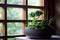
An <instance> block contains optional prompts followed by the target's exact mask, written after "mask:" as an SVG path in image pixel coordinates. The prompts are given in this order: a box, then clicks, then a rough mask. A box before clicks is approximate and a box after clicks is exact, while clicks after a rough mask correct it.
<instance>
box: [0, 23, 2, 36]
mask: <svg viewBox="0 0 60 40" xmlns="http://www.w3.org/2000/svg"><path fill="white" fill-rule="evenodd" d="M1 35H2V23H0V36H1Z"/></svg>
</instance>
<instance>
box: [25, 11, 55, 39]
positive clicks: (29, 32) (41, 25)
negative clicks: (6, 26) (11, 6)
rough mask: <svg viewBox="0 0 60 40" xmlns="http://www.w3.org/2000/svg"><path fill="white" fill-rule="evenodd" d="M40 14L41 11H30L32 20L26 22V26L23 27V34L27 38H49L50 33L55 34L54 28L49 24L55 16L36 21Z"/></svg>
mask: <svg viewBox="0 0 60 40" xmlns="http://www.w3.org/2000/svg"><path fill="white" fill-rule="evenodd" d="M41 14H43V12H42V11H36V12H31V14H30V16H31V17H32V18H33V20H32V22H31V23H30V24H29V22H28V27H27V28H26V29H25V34H26V36H28V37H29V38H38V39H39V38H51V35H54V34H55V29H54V27H52V25H51V24H52V22H53V21H54V20H55V18H54V17H53V18H51V19H50V20H47V19H44V20H41V21H39V22H38V21H37V19H39V16H40V15H41Z"/></svg>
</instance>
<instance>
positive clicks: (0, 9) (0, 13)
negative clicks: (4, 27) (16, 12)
mask: <svg viewBox="0 0 60 40" xmlns="http://www.w3.org/2000/svg"><path fill="white" fill-rule="evenodd" d="M1 19H2V8H1V7H0V20H1Z"/></svg>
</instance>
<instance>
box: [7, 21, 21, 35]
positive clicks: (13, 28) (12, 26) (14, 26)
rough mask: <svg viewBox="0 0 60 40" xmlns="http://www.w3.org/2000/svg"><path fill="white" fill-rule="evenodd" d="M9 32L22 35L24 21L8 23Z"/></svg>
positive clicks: (9, 33)
mask: <svg viewBox="0 0 60 40" xmlns="http://www.w3.org/2000/svg"><path fill="white" fill-rule="evenodd" d="M7 28H8V29H7V34H8V35H22V23H18V22H15V23H14V22H12V23H10V22H9V23H7Z"/></svg>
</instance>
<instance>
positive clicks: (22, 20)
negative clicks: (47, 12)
mask: <svg viewBox="0 0 60 40" xmlns="http://www.w3.org/2000/svg"><path fill="white" fill-rule="evenodd" d="M36 11H42V12H43V14H44V0H0V35H2V36H0V37H2V38H1V39H5V40H15V37H21V36H25V34H24V29H25V27H27V25H26V24H27V21H28V22H32V20H33V18H32V17H31V16H30V13H31V12H36ZM43 14H42V16H43V17H42V18H43V20H44V15H43ZM40 20H41V19H37V21H40Z"/></svg>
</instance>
